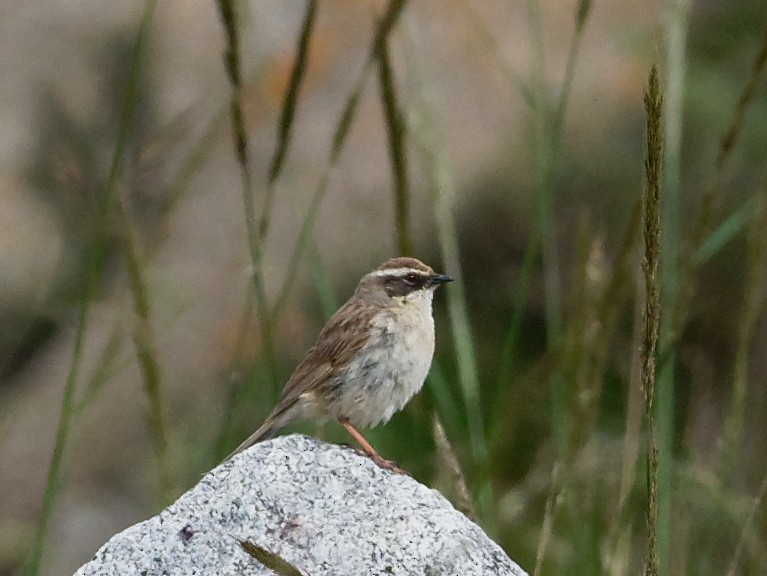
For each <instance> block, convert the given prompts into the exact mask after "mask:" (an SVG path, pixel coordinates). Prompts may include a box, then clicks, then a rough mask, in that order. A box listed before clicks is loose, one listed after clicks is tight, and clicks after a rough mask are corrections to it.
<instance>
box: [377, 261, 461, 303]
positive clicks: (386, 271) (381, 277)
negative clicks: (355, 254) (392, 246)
mask: <svg viewBox="0 0 767 576" xmlns="http://www.w3.org/2000/svg"><path fill="white" fill-rule="evenodd" d="M452 281H453V278H451V277H450V276H446V275H445V274H437V273H436V272H434V270H432V268H431V267H430V266H427V265H426V264H424V263H423V262H421V261H420V260H416V259H415V258H391V259H389V260H387V261H386V262H384V263H383V264H381V265H380V266H379V267H378V268H376V269H375V270H373V271H372V272H370V273H369V274H367V275H366V276H365V277H364V278H363V282H369V283H371V284H373V285H375V286H378V287H380V288H382V289H383V290H384V292H385V293H386V294H387V295H388V296H389V297H390V298H404V299H406V300H409V299H410V298H412V297H420V296H427V297H428V298H429V299H431V295H432V294H433V293H434V290H435V289H436V288H437V287H438V286H440V285H441V284H444V283H445V282H452Z"/></svg>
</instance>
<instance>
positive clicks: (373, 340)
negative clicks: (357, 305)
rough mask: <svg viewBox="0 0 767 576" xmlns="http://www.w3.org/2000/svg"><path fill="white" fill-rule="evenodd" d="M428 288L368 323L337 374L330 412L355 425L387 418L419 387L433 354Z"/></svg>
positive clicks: (362, 425)
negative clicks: (361, 341)
mask: <svg viewBox="0 0 767 576" xmlns="http://www.w3.org/2000/svg"><path fill="white" fill-rule="evenodd" d="M431 300H432V292H431V291H430V290H426V291H422V292H420V293H419V294H417V295H416V296H415V297H414V298H409V299H403V300H402V301H401V302H400V303H399V304H398V305H396V306H393V307H392V308H390V309H387V310H382V311H381V312H380V313H379V314H378V315H377V316H375V317H374V318H373V320H372V321H371V336H370V338H369V339H368V341H367V343H366V344H365V345H364V346H363V347H362V349H361V350H360V351H359V352H358V353H357V355H356V356H355V358H354V360H353V361H352V362H350V364H349V366H348V367H347V369H346V370H345V371H344V372H343V374H342V376H341V378H342V380H343V382H344V385H343V386H341V387H339V389H338V392H339V395H338V396H337V397H336V398H335V399H334V402H333V404H334V405H333V406H332V407H331V411H333V412H336V415H337V416H342V417H344V418H347V419H348V420H349V421H350V422H351V423H352V424H353V425H355V426H357V427H360V428H369V427H372V426H376V425H377V424H380V423H382V422H383V423H385V422H387V421H388V420H389V419H390V418H391V417H392V415H393V414H394V413H395V412H398V411H399V410H401V409H402V408H403V407H404V406H405V404H407V402H408V401H409V400H410V399H411V398H412V397H413V395H414V394H415V393H416V392H418V391H419V390H420V389H421V387H422V386H423V383H424V380H425V379H426V375H427V374H428V372H429V367H430V366H431V360H432V356H433V355H434V320H433V319H432V315H431Z"/></svg>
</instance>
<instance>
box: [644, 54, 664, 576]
mask: <svg viewBox="0 0 767 576" xmlns="http://www.w3.org/2000/svg"><path fill="white" fill-rule="evenodd" d="M645 109H646V113H647V135H646V143H647V151H646V157H645V189H644V195H643V197H642V200H643V202H642V204H643V212H644V218H643V220H644V230H643V237H644V260H643V261H642V272H643V273H644V284H645V290H644V291H645V295H644V297H645V305H644V327H643V338H642V340H643V343H642V372H641V379H642V388H643V389H644V395H645V409H644V414H645V421H646V429H647V525H648V526H647V528H648V530H647V532H648V537H647V541H648V549H647V559H646V561H645V574H646V575H647V576H657V575H658V574H661V573H665V572H666V571H665V570H663V572H661V562H660V560H659V558H658V550H657V548H658V536H659V534H658V533H659V530H658V523H659V522H658V517H659V513H660V510H659V509H660V505H659V501H660V496H661V493H662V492H661V491H662V490H664V489H666V488H669V487H667V486H661V484H660V481H659V475H660V474H659V468H660V466H661V463H660V459H659V457H658V452H659V445H658V429H657V424H656V416H655V410H656V408H655V406H654V404H655V370H656V365H657V361H656V355H657V347H658V334H659V332H660V308H661V304H660V301H661V295H660V292H661V291H660V284H661V282H660V279H659V277H658V270H659V265H660V256H661V239H660V214H661V194H660V191H661V179H662V174H663V128H662V124H661V122H662V120H663V97H662V96H661V92H660V80H659V79H658V69H657V68H655V67H653V68H652V70H651V72H650V79H649V81H648V86H647V92H646V93H645ZM663 461H664V464H665V463H667V462H670V461H671V459H670V458H664V460H663ZM663 536H664V537H667V534H664V535H663Z"/></svg>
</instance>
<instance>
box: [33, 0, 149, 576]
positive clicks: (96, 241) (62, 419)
mask: <svg viewBox="0 0 767 576" xmlns="http://www.w3.org/2000/svg"><path fill="white" fill-rule="evenodd" d="M155 6H156V0H147V3H146V5H145V7H144V14H143V16H142V20H141V26H140V28H139V32H138V38H137V40H136V47H135V49H134V51H133V63H132V65H131V70H130V76H129V80H128V86H127V89H126V93H125V104H124V106H123V110H122V114H121V115H120V124H119V128H118V134H117V142H116V145H115V151H114V154H113V155H112V162H111V165H110V169H109V178H108V180H107V187H106V190H105V191H104V196H103V198H102V200H101V204H100V205H99V212H98V218H97V219H96V225H95V230H94V233H93V243H92V245H91V248H90V255H89V258H88V270H87V277H86V279H85V283H84V286H83V297H82V301H81V303H80V311H79V314H78V318H77V328H76V331H75V342H74V348H73V350H72V361H71V363H70V366H69V372H68V374H67V380H66V383H65V385H64V397H63V398H62V401H61V414H60V416H59V424H58V427H57V430H56V440H55V442H54V446H53V454H52V455H51V464H50V467H49V469H48V478H47V480H46V484H45V493H44V495H43V504H42V512H41V514H40V520H39V522H38V525H37V530H36V532H35V537H34V540H33V542H32V546H31V548H30V551H29V555H28V558H27V562H26V563H25V564H24V566H22V568H21V570H22V573H23V574H25V575H26V576H36V575H37V574H39V572H40V564H41V561H42V557H43V552H44V549H45V542H46V540H47V537H48V529H49V525H50V521H51V516H52V515H53V509H54V507H55V504H56V496H57V495H58V491H59V488H60V485H61V474H62V464H63V462H64V452H65V450H66V445H67V442H68V440H69V431H70V427H71V423H72V422H71V420H72V415H73V414H74V411H75V402H74V400H75V387H76V385H77V379H78V375H79V372H80V363H81V361H82V353H83V347H84V345H85V332H86V328H87V325H88V312H89V310H90V305H91V302H92V300H93V297H94V296H95V293H96V288H97V285H98V282H99V279H100V278H101V272H102V269H103V264H104V254H105V249H106V246H105V235H106V232H105V228H106V219H107V215H108V214H109V211H110V210H111V208H112V205H113V203H114V197H115V190H116V188H117V176H118V173H119V170H120V165H121V163H122V158H123V153H124V151H125V146H126V144H127V141H128V130H129V128H130V125H131V120H132V118H133V111H134V108H135V105H136V101H137V100H138V88H139V75H140V72H141V64H142V62H143V57H144V50H145V49H146V44H147V39H148V37H149V31H150V28H151V23H152V19H153V17H154V11H155Z"/></svg>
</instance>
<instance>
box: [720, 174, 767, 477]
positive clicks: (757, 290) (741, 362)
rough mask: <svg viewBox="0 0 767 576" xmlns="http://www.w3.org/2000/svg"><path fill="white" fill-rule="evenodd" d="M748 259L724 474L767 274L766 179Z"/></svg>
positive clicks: (733, 447) (736, 442)
mask: <svg viewBox="0 0 767 576" xmlns="http://www.w3.org/2000/svg"><path fill="white" fill-rule="evenodd" d="M747 259H748V263H747V269H746V282H745V289H744V293H743V304H742V307H741V310H740V319H739V321H738V331H737V336H736V346H735V362H734V365H733V370H732V398H731V400H730V406H729V409H728V411H727V415H726V417H725V434H724V448H723V451H722V465H723V470H722V474H723V476H726V474H727V472H728V471H730V470H731V468H732V464H733V461H734V460H735V455H736V452H737V449H738V448H739V447H740V440H741V434H742V430H743V417H744V412H745V403H746V389H747V385H748V360H749V356H750V355H749V351H750V349H751V345H752V343H753V341H754V336H755V333H756V326H757V321H758V320H759V316H760V313H761V311H762V303H763V300H764V284H765V277H767V181H765V182H764V184H763V186H762V189H761V190H760V192H759V193H758V195H757V198H756V213H755V215H754V218H753V221H752V225H751V230H750V232H749V235H748V249H747Z"/></svg>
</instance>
